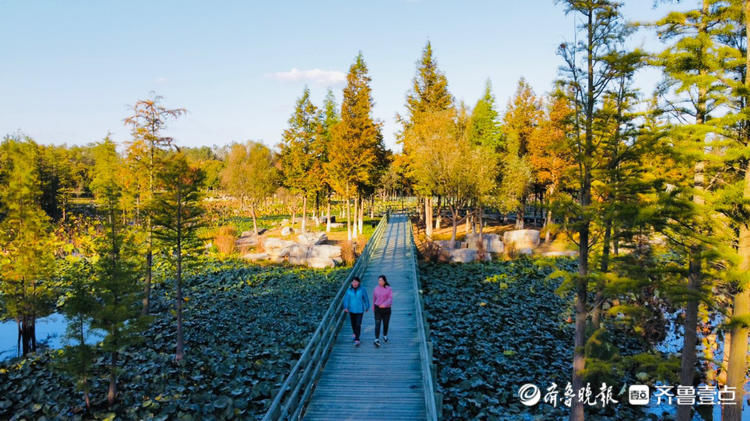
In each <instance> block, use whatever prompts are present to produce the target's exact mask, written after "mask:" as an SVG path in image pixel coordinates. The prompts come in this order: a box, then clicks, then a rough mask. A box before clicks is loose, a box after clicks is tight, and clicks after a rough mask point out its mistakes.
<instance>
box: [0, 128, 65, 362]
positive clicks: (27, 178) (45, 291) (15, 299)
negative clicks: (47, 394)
mask: <svg viewBox="0 0 750 421" xmlns="http://www.w3.org/2000/svg"><path fill="white" fill-rule="evenodd" d="M38 159H39V150H38V147H37V144H36V143H35V142H33V141H32V140H31V139H28V138H27V139H23V140H22V139H15V138H7V139H5V140H4V141H3V142H2V144H0V180H2V181H3V182H2V184H0V204H2V208H0V218H1V220H0V250H2V253H0V295H2V296H3V304H4V305H3V308H2V310H3V313H4V314H2V313H0V317H2V318H4V317H8V318H12V319H14V320H15V321H16V324H17V325H18V344H19V348H21V351H22V352H23V354H24V355H26V354H28V353H30V352H34V351H36V348H37V343H36V320H37V318H39V317H43V316H45V315H47V314H48V313H49V312H50V310H51V307H52V306H51V300H52V297H51V295H52V292H53V291H52V289H51V283H50V277H51V275H52V271H53V267H54V263H55V262H54V257H53V255H52V253H53V249H52V241H53V237H52V233H51V225H50V222H49V217H48V216H47V214H46V213H45V212H44V211H43V210H42V207H41V189H40V181H39V177H40V175H39V170H38V168H37V165H36V163H37V160H38Z"/></svg>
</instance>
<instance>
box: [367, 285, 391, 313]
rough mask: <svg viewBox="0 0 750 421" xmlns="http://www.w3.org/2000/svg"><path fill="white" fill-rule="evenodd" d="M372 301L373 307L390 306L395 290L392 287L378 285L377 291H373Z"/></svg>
mask: <svg viewBox="0 0 750 421" xmlns="http://www.w3.org/2000/svg"><path fill="white" fill-rule="evenodd" d="M372 303H373V308H375V307H390V306H391V304H393V290H392V289H391V287H389V286H387V287H381V286H380V285H378V286H376V287H375V291H373V293H372Z"/></svg>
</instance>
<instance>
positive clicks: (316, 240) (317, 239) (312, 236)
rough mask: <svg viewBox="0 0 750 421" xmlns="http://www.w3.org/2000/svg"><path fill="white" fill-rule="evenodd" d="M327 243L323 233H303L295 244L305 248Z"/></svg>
mask: <svg viewBox="0 0 750 421" xmlns="http://www.w3.org/2000/svg"><path fill="white" fill-rule="evenodd" d="M326 241H328V236H327V235H326V233H325V232H305V233H302V234H300V235H298V236H297V242H298V243H299V244H303V245H306V246H314V245H317V244H323V243H325V242H326Z"/></svg>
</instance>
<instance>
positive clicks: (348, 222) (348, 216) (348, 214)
mask: <svg viewBox="0 0 750 421" xmlns="http://www.w3.org/2000/svg"><path fill="white" fill-rule="evenodd" d="M350 208H351V205H350V203H349V186H347V187H346V236H347V238H348V240H349V241H350V242H351V241H352V228H351V211H350Z"/></svg>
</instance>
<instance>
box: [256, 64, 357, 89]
mask: <svg viewBox="0 0 750 421" xmlns="http://www.w3.org/2000/svg"><path fill="white" fill-rule="evenodd" d="M266 77H269V78H271V79H276V80H280V81H283V82H309V83H314V84H317V85H323V86H332V85H343V84H344V82H346V74H344V73H343V72H339V71H336V70H321V69H311V70H300V69H296V68H294V69H292V70H290V71H288V72H276V73H269V74H267V75H266Z"/></svg>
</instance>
